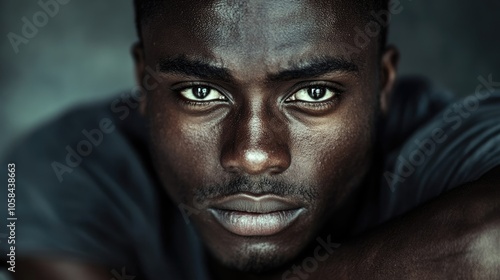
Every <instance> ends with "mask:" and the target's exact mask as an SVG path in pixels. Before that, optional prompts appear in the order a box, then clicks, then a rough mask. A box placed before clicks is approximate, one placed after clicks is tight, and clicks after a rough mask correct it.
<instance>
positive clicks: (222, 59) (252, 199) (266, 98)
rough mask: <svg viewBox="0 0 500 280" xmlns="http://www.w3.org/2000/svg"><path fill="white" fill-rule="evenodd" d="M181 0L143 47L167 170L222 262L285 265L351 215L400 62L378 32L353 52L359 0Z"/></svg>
mask: <svg viewBox="0 0 500 280" xmlns="http://www.w3.org/2000/svg"><path fill="white" fill-rule="evenodd" d="M174 2H178V3H175V4H173V3H172V4H164V7H163V9H162V10H161V11H159V12H158V13H157V15H156V16H154V17H152V18H151V20H150V21H149V22H148V23H147V24H144V25H143V28H142V31H143V49H142V48H139V49H138V50H136V53H139V55H137V68H138V76H139V78H142V76H143V75H144V74H145V73H146V72H145V71H144V68H145V67H146V66H149V67H151V68H153V69H157V70H158V72H159V73H158V77H159V79H160V86H159V87H157V88H156V89H153V90H150V91H149V92H148V93H147V99H146V101H145V102H144V104H143V105H144V106H143V110H144V113H145V114H146V116H147V117H148V119H149V121H150V130H151V137H152V151H153V157H154V163H155V166H156V169H157V172H158V174H159V176H160V179H161V181H162V183H163V185H164V187H165V188H166V189H167V191H168V193H169V195H170V196H171V198H172V199H173V200H174V202H175V203H177V205H180V206H181V208H183V209H188V208H187V207H191V208H196V209H198V210H199V211H195V212H194V213H192V215H191V216H190V217H189V218H190V220H191V222H192V223H193V224H194V225H195V226H196V228H197V230H198V232H199V234H200V236H201V238H202V239H203V241H204V242H205V244H206V246H207V248H208V249H209V251H210V252H211V253H212V255H213V256H214V257H215V259H217V260H219V261H220V262H221V263H222V264H224V265H227V266H229V267H233V268H236V269H239V270H249V271H263V270H267V269H270V268H273V267H276V266H278V265H280V264H283V263H285V262H287V261H290V260H292V259H293V258H294V257H296V256H297V255H298V254H299V253H300V252H301V250H303V249H304V248H305V247H306V246H307V245H308V244H309V243H310V242H311V241H312V240H314V239H315V238H316V237H317V234H318V232H319V230H320V229H321V228H324V227H325V226H328V227H329V228H336V227H337V226H339V225H340V224H341V221H340V220H339V219H337V218H338V217H341V216H342V215H346V216H348V215H350V214H349V213H339V212H340V210H341V209H342V210H343V211H344V210H345V211H347V210H346V209H350V207H349V206H350V205H351V206H352V205H354V204H352V202H353V199H354V194H355V193H356V192H355V191H356V190H358V189H359V187H360V184H361V181H362V180H363V179H364V177H365V175H366V174H367V172H368V170H369V168H370V167H371V160H372V148H373V142H374V130H375V122H376V120H377V118H378V113H379V109H380V105H379V104H380V98H381V96H382V97H384V96H385V91H384V90H383V89H384V88H387V84H388V83H389V82H387V81H388V80H391V79H387V78H386V77H387V76H388V75H387V72H390V71H392V70H393V68H391V67H392V66H391V65H386V64H387V63H386V64H384V63H381V59H380V57H381V56H380V54H379V51H380V50H379V48H378V45H379V42H378V38H373V39H372V41H371V42H370V44H369V45H368V46H366V47H364V48H361V49H359V52H355V53H351V55H350V56H347V55H346V53H348V52H347V51H346V49H345V46H346V45H350V46H355V44H354V40H353V37H354V28H355V27H356V26H358V27H359V28H361V29H363V27H364V24H366V21H365V20H363V19H362V17H361V16H360V14H362V13H366V12H367V11H365V10H360V9H359V8H356V6H355V5H354V4H352V1H291V0H290V1H285V0H280V1H174ZM341 43H344V44H341ZM387 69H389V70H388V71H386V70H387ZM389 74H390V73H389ZM389 76H390V75H389ZM336 223H338V224H339V225H336ZM333 234H334V233H333Z"/></svg>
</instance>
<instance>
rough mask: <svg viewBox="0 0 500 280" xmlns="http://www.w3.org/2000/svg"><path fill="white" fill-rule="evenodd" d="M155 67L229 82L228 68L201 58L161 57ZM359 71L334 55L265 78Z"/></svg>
mask: <svg viewBox="0 0 500 280" xmlns="http://www.w3.org/2000/svg"><path fill="white" fill-rule="evenodd" d="M157 69H158V70H159V71H160V72H162V73H165V74H171V73H173V74H180V75H185V76H190V77H197V78H200V79H209V80H221V81H225V82H229V81H231V80H232V75H231V74H230V71H229V69H227V68H224V67H219V66H215V65H213V64H211V63H210V62H209V61H206V60H202V59H189V58H187V57H186V56H177V57H169V58H163V59H161V60H160V61H159V62H158V65H157ZM333 72H341V73H354V74H358V73H359V67H358V66H357V65H356V64H355V63H354V62H352V61H350V60H346V59H344V58H336V57H319V58H315V59H312V60H310V61H307V62H306V63H296V64H292V67H290V68H289V69H285V70H283V71H280V72H278V73H276V74H271V75H269V77H268V78H267V79H268V80H269V81H288V80H295V79H308V78H314V77H319V76H322V75H325V74H328V73H333Z"/></svg>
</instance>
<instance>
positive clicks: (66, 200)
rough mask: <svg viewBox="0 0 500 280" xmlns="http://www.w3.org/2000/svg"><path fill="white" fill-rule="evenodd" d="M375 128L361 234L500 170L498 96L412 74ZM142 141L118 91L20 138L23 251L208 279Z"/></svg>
mask: <svg viewBox="0 0 500 280" xmlns="http://www.w3.org/2000/svg"><path fill="white" fill-rule="evenodd" d="M379 134H380V137H379V145H378V146H377V152H378V153H379V154H380V155H382V156H381V158H380V161H381V163H380V164H379V165H378V166H380V167H381V168H379V169H378V170H377V171H376V175H377V176H376V180H375V181H374V182H372V184H371V185H370V186H369V188H371V192H372V193H373V195H370V196H367V197H366V201H365V202H364V204H363V205H364V206H363V209H362V213H364V214H363V215H362V218H361V219H360V220H359V222H358V223H357V229H356V231H357V232H362V231H364V230H366V229H369V228H370V227H372V226H375V225H378V224H380V223H382V222H384V221H387V220H389V219H391V218H393V217H395V216H397V215H400V214H403V213H405V212H407V211H409V210H411V209H413V208H415V207H416V206H418V205H420V204H422V203H423V202H425V201H428V200H430V199H432V198H434V197H436V196H438V195H440V194H442V193H443V192H445V191H447V190H449V189H452V188H454V187H457V186H460V185H462V184H464V183H467V182H471V181H474V180H476V179H478V178H480V177H481V176H482V175H484V174H485V173H486V172H488V171H489V170H491V169H493V168H494V167H495V166H500V145H499V144H500V94H495V93H493V92H482V93H476V94H475V95H471V96H470V97H468V98H466V99H464V100H460V101H456V100H454V99H453V97H451V96H448V95H446V94H443V93H439V92H435V91H433V90H432V88H431V87H429V86H428V85H427V84H426V83H425V82H423V81H421V80H412V79H408V80H405V81H403V82H401V83H400V84H399V86H398V87H397V89H396V91H395V94H394V97H393V99H392V100H391V111H390V113H389V115H388V116H387V119H386V121H384V125H381V126H380V133H379ZM146 139H147V131H146V130H145V125H144V120H143V119H142V118H141V117H140V116H139V114H138V112H137V111H136V109H135V108H132V105H130V104H127V103H125V102H123V101H121V98H116V99H113V100H107V101H105V102H100V103H96V104H91V105H88V106H85V107H82V108H77V109H74V110H71V111H70V112H68V113H66V114H64V115H63V116H61V117H60V118H58V119H57V120H56V121H54V122H51V123H49V124H47V125H45V126H43V127H41V128H40V129H38V130H37V131H35V132H34V133H32V134H31V135H29V136H28V137H26V138H25V140H24V141H20V142H19V143H18V145H16V148H14V149H12V152H11V155H10V156H9V157H8V161H9V162H13V163H15V164H16V180H17V181H16V184H17V186H16V190H15V192H16V213H15V215H16V217H17V218H18V220H17V221H16V244H15V245H16V255H17V256H18V257H19V256H39V257H41V258H47V257H51V256H54V257H59V258H61V257H62V258H71V259H77V260H81V261H86V262H89V263H96V264H104V265H106V266H108V267H110V268H112V269H111V271H110V279H111V278H113V277H115V278H116V277H118V276H119V275H122V273H124V272H125V274H127V275H134V276H137V278H136V279H149V280H155V279H158V280H163V279H207V277H206V267H205V264H204V256H203V253H202V251H203V249H202V245H201V243H200V241H199V239H198V237H197V236H196V232H195V231H194V229H193V228H192V226H191V224H189V222H188V220H185V219H184V217H183V216H182V215H181V214H180V211H179V210H178V209H177V207H176V206H175V205H173V204H172V203H171V202H170V200H169V199H168V197H167V196H166V193H165V192H164V191H163V189H162V188H161V187H160V185H159V183H158V181H157V178H156V177H155V174H154V172H153V167H152V165H151V160H150V158H149V154H148V151H147V143H146ZM367 188H368V186H367ZM0 192H1V193H3V195H2V197H7V191H6V189H5V188H2V189H1V190H0ZM6 208H7V207H2V209H0V211H1V212H0V213H2V216H3V217H5V216H7V213H6V210H7V209H6ZM4 220H5V218H4ZM1 245H2V246H1V247H2V252H1V254H2V256H5V255H6V254H7V253H8V252H7V246H4V245H5V243H2V244H1ZM116 279H119V278H116Z"/></svg>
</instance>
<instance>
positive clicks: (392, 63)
mask: <svg viewBox="0 0 500 280" xmlns="http://www.w3.org/2000/svg"><path fill="white" fill-rule="evenodd" d="M398 63H399V51H398V49H397V48H396V47H394V46H388V47H387V48H386V49H385V50H384V53H383V54H382V61H381V65H380V66H381V75H380V78H381V82H380V106H381V110H382V114H384V115H386V114H387V112H388V111H389V107H390V100H391V95H392V90H393V87H394V84H395V82H396V78H397V67H398Z"/></svg>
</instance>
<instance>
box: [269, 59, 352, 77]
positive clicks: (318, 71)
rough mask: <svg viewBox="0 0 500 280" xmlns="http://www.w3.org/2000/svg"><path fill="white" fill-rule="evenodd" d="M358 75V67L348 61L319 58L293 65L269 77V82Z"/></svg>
mask: <svg viewBox="0 0 500 280" xmlns="http://www.w3.org/2000/svg"><path fill="white" fill-rule="evenodd" d="M333 72H340V73H354V74H358V73H359V67H358V66H357V65H356V64H355V63H354V62H353V61H350V60H347V59H344V58H337V57H319V58H315V59H313V60H311V61H308V62H306V63H301V64H295V65H294V66H292V67H291V68H290V69H286V70H283V71H281V72H279V73H277V74H273V75H271V77H269V80H271V81H288V80H295V79H307V78H315V77H319V76H322V75H326V74H328V73H333Z"/></svg>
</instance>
